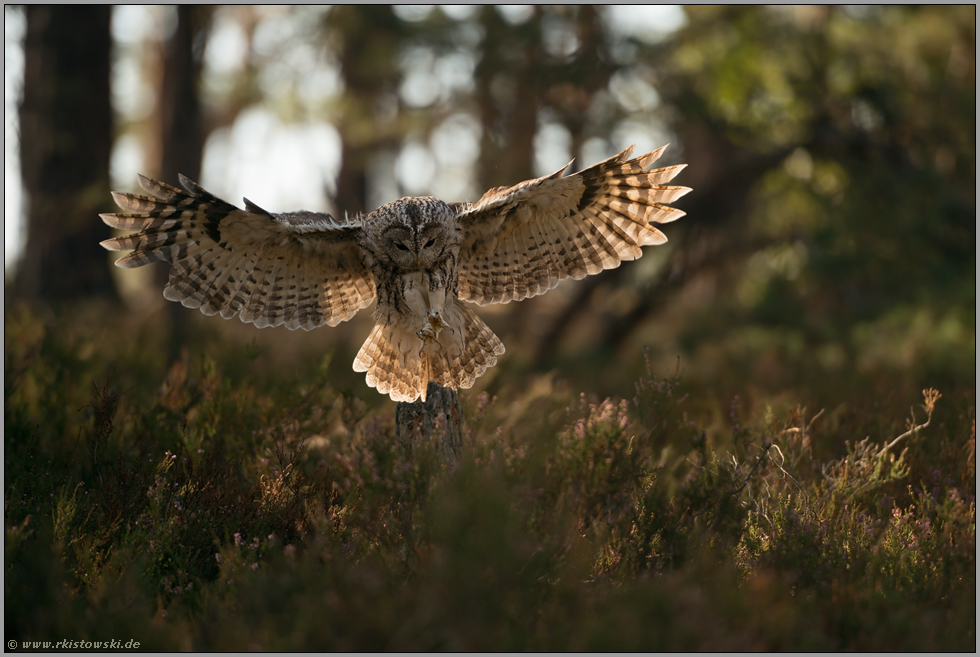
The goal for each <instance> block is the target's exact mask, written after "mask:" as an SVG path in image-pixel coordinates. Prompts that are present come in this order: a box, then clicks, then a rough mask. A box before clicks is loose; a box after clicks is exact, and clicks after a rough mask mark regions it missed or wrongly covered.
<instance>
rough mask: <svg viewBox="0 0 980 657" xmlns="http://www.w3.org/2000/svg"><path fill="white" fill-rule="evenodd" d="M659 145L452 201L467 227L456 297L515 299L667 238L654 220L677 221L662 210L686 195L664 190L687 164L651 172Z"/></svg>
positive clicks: (674, 212)
mask: <svg viewBox="0 0 980 657" xmlns="http://www.w3.org/2000/svg"><path fill="white" fill-rule="evenodd" d="M665 148H666V146H663V147H661V148H658V149H656V150H655V151H652V152H650V153H647V154H646V155H641V156H639V157H636V158H633V159H630V153H631V152H632V147H631V148H628V149H626V150H624V151H623V152H621V153H618V154H617V155H614V156H613V157H611V158H609V159H608V160H605V161H603V162H600V163H598V164H596V165H594V166H591V167H589V168H587V169H584V170H582V171H580V172H578V173H575V174H572V175H570V176H566V177H562V176H563V174H564V173H565V171H566V170H567V168H568V167H567V166H566V167H563V168H562V169H559V170H558V171H556V172H555V173H553V174H551V175H548V176H544V177H542V178H538V179H536V180H528V181H525V182H522V183H520V184H518V185H515V186H513V187H510V188H496V189H492V190H490V191H489V192H487V193H486V194H484V195H483V197H482V198H481V199H480V200H479V201H477V202H476V203H475V204H468V203H467V204H455V205H454V207H456V208H458V210H457V211H458V218H459V223H460V226H461V227H462V228H463V244H462V248H461V251H460V275H459V298H460V299H463V300H464V301H472V302H475V303H478V304H480V305H485V304H488V303H506V302H508V301H515V300H516V301H519V300H521V299H525V298H527V297H532V296H536V295H538V294H542V293H543V292H546V291H548V290H550V289H551V288H553V287H555V286H556V285H557V284H558V282H559V281H560V280H562V279H565V278H582V277H584V276H586V275H590V274H596V273H598V272H600V271H602V270H604V269H611V268H614V267H618V266H619V264H620V263H621V262H622V261H623V260H635V259H636V258H639V257H640V256H641V255H642V254H643V251H642V249H641V247H643V246H648V245H654V244H663V243H664V242H666V241H667V238H666V236H665V235H664V234H663V233H662V232H661V231H660V230H658V229H657V228H656V227H655V225H654V224H664V223H669V222H671V221H675V220H677V219H679V218H681V217H683V216H684V214H685V213H684V212H683V211H681V210H678V209H676V208H673V207H670V206H669V205H668V204H670V203H673V202H675V201H676V200H677V199H679V198H681V197H682V196H684V195H685V194H687V193H688V192H690V191H691V190H690V188H688V187H680V186H676V185H668V184H666V183H669V182H670V181H671V180H673V179H674V177H676V176H677V174H679V173H680V172H681V171H682V170H683V169H684V167H685V166H686V165H675V166H669V167H663V168H660V169H654V170H652V171H648V170H647V169H648V168H649V167H650V166H651V165H653V163H654V162H656V160H657V159H658V158H659V157H660V156H661V155H662V154H663V152H664V149H665Z"/></svg>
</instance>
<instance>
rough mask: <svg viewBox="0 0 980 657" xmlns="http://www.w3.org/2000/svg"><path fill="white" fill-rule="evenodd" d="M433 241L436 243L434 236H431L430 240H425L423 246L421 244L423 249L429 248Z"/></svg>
mask: <svg viewBox="0 0 980 657" xmlns="http://www.w3.org/2000/svg"><path fill="white" fill-rule="evenodd" d="M435 243H436V238H434V237H433V238H432V239H431V240H429V241H428V242H426V243H425V246H423V247H422V248H423V249H427V248H429V247H430V246H432V245H433V244H435Z"/></svg>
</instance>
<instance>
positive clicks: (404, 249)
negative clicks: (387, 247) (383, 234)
mask: <svg viewBox="0 0 980 657" xmlns="http://www.w3.org/2000/svg"><path fill="white" fill-rule="evenodd" d="M395 246H397V247H398V248H399V249H401V250H402V251H408V247H407V246H405V245H404V244H402V243H401V242H395Z"/></svg>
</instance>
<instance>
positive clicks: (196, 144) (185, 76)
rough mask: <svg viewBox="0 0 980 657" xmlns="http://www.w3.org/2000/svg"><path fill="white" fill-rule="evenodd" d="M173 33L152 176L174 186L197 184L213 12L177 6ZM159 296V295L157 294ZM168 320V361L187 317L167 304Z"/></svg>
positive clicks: (163, 271) (161, 269)
mask: <svg viewBox="0 0 980 657" xmlns="http://www.w3.org/2000/svg"><path fill="white" fill-rule="evenodd" d="M176 11H177V29H176V30H174V34H173V36H171V37H170V39H168V40H167V41H166V42H165V43H164V44H163V53H162V57H161V59H162V63H163V70H162V72H161V76H160V77H161V79H160V102H159V104H158V112H159V115H158V116H159V139H160V143H159V150H158V152H159V154H160V162H159V167H158V170H157V172H156V175H157V177H159V178H160V179H161V180H163V181H165V182H167V183H170V184H171V185H177V184H179V183H178V179H177V174H179V173H182V174H184V175H185V176H187V177H188V178H190V179H191V180H194V181H199V180H200V179H201V159H202V158H203V156H204V137H205V135H204V121H203V117H202V115H201V100H200V94H199V91H198V87H199V85H200V81H201V67H202V63H203V61H204V44H205V38H206V35H207V31H208V29H209V24H210V19H211V13H212V9H211V7H206V6H194V5H179V6H178V7H177V9H176ZM154 278H155V279H156V285H155V288H156V289H158V290H159V289H162V287H164V286H166V285H167V282H168V280H169V278H170V265H169V264H165V263H159V264H157V265H156V271H155V272H154ZM157 294H159V292H157ZM166 307H167V314H168V315H169V317H170V345H169V347H168V351H169V360H170V361H171V362H173V361H175V360H177V359H179V358H180V353H181V349H182V347H183V344H184V342H185V341H186V339H187V320H188V316H189V315H190V312H189V311H188V310H187V309H186V308H184V307H183V306H181V305H180V304H178V303H168V304H167V306H166Z"/></svg>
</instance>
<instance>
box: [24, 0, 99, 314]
mask: <svg viewBox="0 0 980 657" xmlns="http://www.w3.org/2000/svg"><path fill="white" fill-rule="evenodd" d="M24 11H25V15H26V18H27V34H26V38H25V41H24V60H25V67H24V100H23V103H22V105H21V108H20V131H21V143H20V155H21V168H22V171H23V182H24V191H25V202H26V204H27V243H26V245H25V248H24V254H23V258H22V260H21V263H20V266H19V268H18V271H17V274H16V277H15V282H14V289H15V291H16V293H17V294H19V295H21V296H23V297H26V298H29V299H38V298H44V299H49V300H67V299H76V298H79V297H84V296H115V287H114V285H113V282H112V278H111V275H110V273H109V267H108V263H107V261H106V255H105V251H104V250H103V249H102V248H101V247H99V242H100V241H102V240H104V239H107V238H108V237H110V231H109V228H108V226H106V225H104V224H103V223H102V221H100V220H99V217H98V213H99V212H100V211H101V212H107V211H111V209H112V199H111V197H110V196H109V156H110V153H111V150H112V106H111V104H110V97H109V55H110V48H111V45H112V40H111V37H110V34H109V21H110V17H111V12H112V10H111V7H108V6H48V5H27V6H25V8H24Z"/></svg>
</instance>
